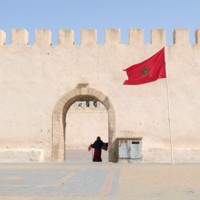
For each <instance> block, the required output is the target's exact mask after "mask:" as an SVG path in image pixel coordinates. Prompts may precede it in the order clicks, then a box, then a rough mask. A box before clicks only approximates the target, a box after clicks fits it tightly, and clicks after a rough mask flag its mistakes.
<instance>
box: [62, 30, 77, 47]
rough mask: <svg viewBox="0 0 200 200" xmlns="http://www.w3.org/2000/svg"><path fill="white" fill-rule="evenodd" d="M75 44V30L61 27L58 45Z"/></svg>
mask: <svg viewBox="0 0 200 200" xmlns="http://www.w3.org/2000/svg"><path fill="white" fill-rule="evenodd" d="M73 44H74V31H73V30H70V29H60V30H59V31H58V45H59V46H68V45H73Z"/></svg>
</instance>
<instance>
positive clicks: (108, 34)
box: [0, 29, 200, 46]
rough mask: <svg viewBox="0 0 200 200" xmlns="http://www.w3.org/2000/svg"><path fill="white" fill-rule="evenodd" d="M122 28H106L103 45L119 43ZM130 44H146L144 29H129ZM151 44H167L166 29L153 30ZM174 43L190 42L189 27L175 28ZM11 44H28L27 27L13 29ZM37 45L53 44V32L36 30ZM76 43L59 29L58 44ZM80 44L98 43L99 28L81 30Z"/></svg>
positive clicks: (1, 36) (2, 37) (0, 36)
mask: <svg viewBox="0 0 200 200" xmlns="http://www.w3.org/2000/svg"><path fill="white" fill-rule="evenodd" d="M120 37H121V35H120V29H105V44H103V45H119V44H121V43H120ZM195 41H196V44H200V29H197V30H196V31H195ZM5 44H6V33H5V32H4V31H3V30H0V45H5ZM129 44H130V45H142V44H144V30H143V29H130V30H129ZM151 44H152V45H160V46H165V45H166V31H165V29H152V30H151ZM173 44H175V45H183V44H185V45H187V44H190V43H189V30H188V29H175V30H174V32H173ZM11 45H28V32H27V31H26V30H25V29H12V31H11ZM34 45H36V46H51V45H52V38H51V32H50V30H48V29H36V30H35V44H34ZM70 45H74V32H73V30H70V29H60V30H59V31H58V46H70ZM80 45H97V30H95V29H82V30H81V44H80Z"/></svg>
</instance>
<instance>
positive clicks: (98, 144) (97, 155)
mask: <svg viewBox="0 0 200 200" xmlns="http://www.w3.org/2000/svg"><path fill="white" fill-rule="evenodd" d="M91 148H94V156H93V162H102V158H101V149H103V150H105V151H107V149H108V143H104V142H103V141H102V140H101V138H100V137H99V136H98V137H97V140H96V141H95V142H94V143H93V144H91V145H90V146H89V147H88V150H89V151H90V150H91Z"/></svg>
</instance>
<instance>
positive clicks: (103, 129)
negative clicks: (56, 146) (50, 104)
mask: <svg viewBox="0 0 200 200" xmlns="http://www.w3.org/2000/svg"><path fill="white" fill-rule="evenodd" d="M77 103H78V102H76V103H75V106H74V107H71V108H70V109H69V110H68V112H67V116H66V130H65V148H88V146H89V145H90V144H91V143H93V142H94V141H95V140H96V138H97V136H100V137H101V140H102V141H103V142H108V113H107V110H106V108H105V107H101V104H98V106H97V107H94V106H93V105H92V104H90V106H89V107H86V106H85V102H82V106H81V107H78V105H77ZM91 103H93V102H91Z"/></svg>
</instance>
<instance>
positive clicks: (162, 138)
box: [0, 29, 200, 163]
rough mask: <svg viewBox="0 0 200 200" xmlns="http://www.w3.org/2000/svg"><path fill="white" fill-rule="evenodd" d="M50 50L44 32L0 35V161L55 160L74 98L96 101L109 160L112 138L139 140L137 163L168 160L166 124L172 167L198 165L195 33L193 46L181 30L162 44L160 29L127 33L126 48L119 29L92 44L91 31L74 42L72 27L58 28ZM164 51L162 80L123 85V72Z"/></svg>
mask: <svg viewBox="0 0 200 200" xmlns="http://www.w3.org/2000/svg"><path fill="white" fill-rule="evenodd" d="M58 34H59V39H58V45H57V46H52V45H51V32H50V31H49V30H47V29H36V32H35V44H34V45H32V46H30V45H28V32H27V31H26V30H22V29H13V30H12V42H11V44H10V45H6V43H5V38H6V34H5V33H4V32H3V31H2V30H1V31H0V94H1V95H0V102H1V103H0V111H1V112H0V127H1V128H0V143H1V147H0V148H1V149H0V158H1V160H0V161H1V162H13V161H14V162H30V161H39V162H43V161H63V160H64V149H65V141H64V136H65V131H66V130H65V127H66V122H65V121H66V117H65V116H66V115H67V111H68V109H69V108H70V106H71V105H72V104H73V103H74V102H76V101H77V100H79V99H80V98H82V97H93V98H96V99H97V100H98V101H100V102H101V103H103V104H104V106H105V109H106V110H107V117H108V132H107V134H108V142H109V144H110V148H109V160H110V161H116V159H117V154H116V148H117V147H116V139H117V138H119V137H142V161H141V162H150V163H151V162H164V163H170V162H171V141H170V129H169V124H170V122H171V134H172V147H173V155H174V162H175V163H178V162H199V161H200V132H199V127H198V124H200V101H199V100H200V93H199V92H198V90H199V88H198V86H199V80H200V56H199V55H200V29H197V31H196V32H195V38H196V43H195V44H190V43H189V30H188V29H176V30H175V31H174V34H173V38H174V43H173V44H172V45H166V32H165V30H158V29H153V30H152V31H151V44H144V42H143V30H141V29H130V31H129V44H121V43H120V30H119V29H106V30H105V44H101V45H99V44H97V31H96V30H84V29H83V30H82V31H81V44H80V45H75V44H74V33H73V31H72V30H59V33H58ZM168 34H169V33H168ZM164 46H165V49H166V63H167V72H168V88H169V102H170V114H171V117H170V118H169V110H168V108H169V107H168V106H169V102H168V98H167V81H166V79H160V80H157V81H155V82H152V83H148V84H143V85H137V86H127V85H126V86H124V85H123V82H124V80H126V79H127V76H126V73H125V72H123V69H125V68H127V67H129V66H131V65H133V64H136V63H138V62H141V61H143V60H145V59H147V58H149V57H150V56H152V55H153V54H155V53H156V52H158V51H159V50H160V49H161V48H163V47H164Z"/></svg>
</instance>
